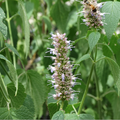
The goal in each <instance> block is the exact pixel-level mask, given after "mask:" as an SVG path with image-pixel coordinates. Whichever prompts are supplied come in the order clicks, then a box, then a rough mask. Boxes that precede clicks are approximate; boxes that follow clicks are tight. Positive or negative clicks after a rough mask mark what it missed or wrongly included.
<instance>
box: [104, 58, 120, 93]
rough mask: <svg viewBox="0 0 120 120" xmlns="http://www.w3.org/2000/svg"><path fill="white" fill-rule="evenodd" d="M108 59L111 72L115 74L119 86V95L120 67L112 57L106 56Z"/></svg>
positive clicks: (119, 86)
mask: <svg viewBox="0 0 120 120" xmlns="http://www.w3.org/2000/svg"><path fill="white" fill-rule="evenodd" d="M105 59H106V61H107V62H108V64H109V66H110V69H111V72H112V74H113V78H114V81H115V83H116V86H117V88H118V95H120V68H119V66H118V64H117V63H116V62H115V61H114V60H112V59H111V58H108V57H105Z"/></svg>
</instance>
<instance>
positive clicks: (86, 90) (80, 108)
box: [78, 63, 95, 114]
mask: <svg viewBox="0 0 120 120" xmlns="http://www.w3.org/2000/svg"><path fill="white" fill-rule="evenodd" d="M94 65H95V63H93V64H92V68H91V71H90V76H89V78H88V81H87V85H86V88H85V91H84V95H83V97H82V101H81V104H80V107H79V110H78V114H80V113H81V110H82V107H83V104H84V101H85V98H86V95H87V92H88V87H89V83H90V80H91V76H92V73H93V68H94Z"/></svg>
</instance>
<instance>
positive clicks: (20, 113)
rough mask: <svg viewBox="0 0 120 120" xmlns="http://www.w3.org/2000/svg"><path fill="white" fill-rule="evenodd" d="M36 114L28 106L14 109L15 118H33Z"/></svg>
mask: <svg viewBox="0 0 120 120" xmlns="http://www.w3.org/2000/svg"><path fill="white" fill-rule="evenodd" d="M33 118H34V114H31V112H30V111H29V110H28V108H26V107H25V106H23V105H22V106H21V107H20V108H19V109H16V110H14V114H13V119H33Z"/></svg>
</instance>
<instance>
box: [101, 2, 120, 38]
mask: <svg viewBox="0 0 120 120" xmlns="http://www.w3.org/2000/svg"><path fill="white" fill-rule="evenodd" d="M102 12H104V13H107V14H106V15H105V23H106V24H104V28H105V32H106V35H107V37H108V39H109V40H110V38H111V36H112V35H113V33H114V31H115V30H116V28H117V25H118V22H119V19H120V2H117V1H114V2H113V1H109V2H106V3H105V4H104V6H103V7H102Z"/></svg>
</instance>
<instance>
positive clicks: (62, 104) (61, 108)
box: [60, 101, 64, 110]
mask: <svg viewBox="0 0 120 120" xmlns="http://www.w3.org/2000/svg"><path fill="white" fill-rule="evenodd" d="M63 106H64V101H62V103H61V106H60V110H63Z"/></svg>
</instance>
